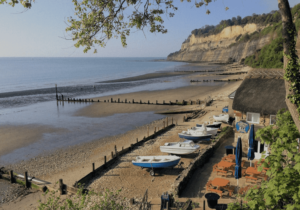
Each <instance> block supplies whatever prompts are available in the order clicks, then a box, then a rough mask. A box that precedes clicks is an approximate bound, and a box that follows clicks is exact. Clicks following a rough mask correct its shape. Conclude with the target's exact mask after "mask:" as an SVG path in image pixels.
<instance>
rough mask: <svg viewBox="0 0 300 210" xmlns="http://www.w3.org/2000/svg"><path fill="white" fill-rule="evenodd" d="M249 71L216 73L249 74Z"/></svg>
mask: <svg viewBox="0 0 300 210" xmlns="http://www.w3.org/2000/svg"><path fill="white" fill-rule="evenodd" d="M247 73H248V72H247V71H241V72H225V73H221V74H216V75H240V74H247Z"/></svg>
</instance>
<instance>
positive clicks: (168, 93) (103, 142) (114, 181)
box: [0, 75, 241, 209]
mask: <svg viewBox="0 0 300 210" xmlns="http://www.w3.org/2000/svg"><path fill="white" fill-rule="evenodd" d="M204 77H205V76H204ZM238 77H241V76H240V75H232V76H228V77H226V78H238ZM192 78H193V79H197V78H198V79H201V78H203V76H202V75H189V77H188V78H187V79H192ZM240 84H241V81H238V82H230V83H224V84H217V85H216V86H201V85H199V86H198V85H190V86H186V87H180V88H176V89H168V90H158V91H142V92H133V93H128V94H119V95H112V96H105V97H99V98H95V99H96V100H107V99H110V98H114V99H115V100H117V99H118V98H120V100H121V101H122V100H125V99H127V100H132V99H134V100H136V101H139V100H142V101H143V102H144V101H145V102H147V101H148V100H149V101H150V102H153V103H154V102H155V101H156V100H158V102H159V103H162V102H163V100H165V101H166V102H168V101H175V100H178V101H181V100H205V98H207V97H209V96H210V97H211V98H213V99H215V100H216V101H215V102H214V105H213V107H206V108H205V110H206V111H207V112H208V114H207V115H205V117H203V118H201V119H196V120H193V121H191V122H186V123H183V122H182V118H183V116H185V114H177V115H168V116H167V117H168V118H169V120H170V119H171V118H172V117H173V121H174V123H177V126H176V127H175V128H173V129H172V130H171V131H169V132H168V133H167V134H166V135H164V136H161V137H159V138H158V139H156V140H155V141H154V142H153V143H151V144H149V145H146V146H145V147H143V148H140V149H138V150H137V151H134V154H133V155H134V156H136V155H151V154H153V153H155V154H162V153H161V152H160V151H159V145H162V144H164V143H165V142H168V141H180V139H179V137H178V135H177V133H178V132H180V131H182V130H186V129H188V128H190V127H191V126H194V125H195V123H201V122H204V121H208V120H209V117H210V116H212V114H218V113H219V112H220V110H221V108H222V107H223V106H225V105H228V97H227V96H228V95H229V94H230V93H231V92H233V91H234V90H236V89H237V87H238V86H239V85H240ZM201 108H202V104H201V105H189V106H166V105H148V104H114V103H95V104H91V105H89V106H87V107H84V108H82V109H80V110H79V111H78V112H76V113H75V117H76V116H85V117H90V118H99V117H105V116H110V115H114V114H117V113H135V112H149V111H152V112H159V111H170V110H191V109H194V110H199V109H201ZM164 120H165V119H161V120H156V121H154V122H152V123H150V124H147V125H144V126H139V127H136V129H134V130H131V131H128V132H126V133H125V134H122V135H116V136H110V137H106V138H102V139H97V140H94V141H91V142H88V143H82V144H79V145H75V146H71V147H69V148H63V149H59V150H56V151H55V152H53V153H51V154H46V155H45V154H43V155H40V156H38V157H35V158H33V159H30V160H28V161H22V162H19V163H17V164H13V165H6V166H5V167H8V168H11V169H13V170H15V171H17V172H20V173H23V172H24V171H28V172H29V175H30V176H35V177H38V178H40V179H43V180H47V181H49V182H51V183H53V184H55V183H56V182H57V181H58V179H60V178H63V180H64V183H66V184H67V185H73V184H74V183H75V182H76V181H77V180H79V179H80V178H81V177H83V176H85V175H86V174H87V173H89V172H90V171H91V165H92V163H95V165H96V167H98V166H100V165H102V164H103V161H104V160H103V158H104V156H107V157H110V152H111V151H113V149H114V145H117V147H118V149H119V148H120V149H121V147H124V148H126V147H128V146H130V144H132V143H135V142H136V138H138V139H142V138H143V137H144V136H146V135H147V130H148V129H149V133H150V134H152V133H153V132H154V128H155V127H156V129H158V128H159V127H160V128H162V127H163V121H164ZM169 122H170V121H169ZM0 129H6V131H11V132H8V134H7V135H10V136H9V139H12V141H11V142H13V144H8V145H6V144H4V145H5V148H4V149H2V150H1V151H2V152H3V153H4V151H10V150H13V149H16V148H18V147H19V145H18V142H24V144H29V143H30V142H25V140H24V139H31V141H37V139H38V138H39V135H41V134H43V133H47V132H54V131H55V130H52V128H45V127H40V128H39V127H36V126H32V127H30V126H29V127H28V128H24V129H26V135H25V136H22V135H21V133H22V132H21V133H18V132H15V131H16V130H17V129H19V131H22V130H21V128H20V127H18V126H15V127H14V126H6V127H2V128H0ZM55 132H63V131H55ZM13 133H14V135H15V136H14V135H13ZM29 137H30V138H29ZM13 145H15V147H13ZM16 145H18V146H16ZM202 147H205V145H204V146H202ZM1 151H0V152H1ZM124 158H125V159H128V160H129V161H125V162H124V164H125V165H124V167H125V169H122V167H123V166H121V167H120V168H119V169H113V170H110V171H108V172H107V173H108V174H107V176H106V175H105V176H102V177H99V179H97V180H95V182H93V183H92V184H91V185H90V186H89V187H90V188H92V189H94V190H98V191H99V190H103V189H104V188H106V187H109V188H111V189H112V190H116V189H118V188H120V187H122V188H123V189H124V191H123V192H124V195H126V197H127V198H131V197H137V196H138V195H141V193H142V192H144V190H145V187H146V185H143V183H149V184H150V185H151V187H150V188H149V189H150V197H153V198H154V197H157V196H158V195H160V194H161V191H162V190H164V191H168V190H169V189H170V187H171V186H170V185H171V183H172V182H173V181H174V179H175V178H176V174H173V175H172V172H171V174H170V175H168V176H165V175H163V176H161V177H157V178H155V179H154V180H153V181H151V180H152V178H151V177H150V176H149V174H148V173H147V172H146V171H143V170H140V169H138V171H136V170H137V169H134V171H133V172H132V170H131V169H128V170H127V169H126V168H128V167H129V168H131V167H132V166H131V165H130V164H129V162H130V158H134V157H133V156H132V155H129V156H125V157H124ZM191 160H192V159H190V158H187V159H184V158H183V162H184V167H186V166H188V165H189V162H190V161H191ZM128 164H129V165H128ZM118 170H121V171H118ZM110 173H112V174H114V173H117V174H120V176H121V177H118V176H117V177H115V176H110V175H109V174H110ZM128 173H130V174H131V173H133V175H132V176H131V175H130V176H128ZM136 178H139V181H138V182H137V183H136V184H135V185H132V182H133V180H134V179H136ZM159 186H161V188H160V187H159ZM158 189H159V190H158ZM136 193H137V195H136ZM37 194H39V192H37ZM36 198H37V195H28V196H25V197H24V199H23V200H21V201H18V202H17V203H12V202H10V203H5V204H3V205H2V206H1V205H0V209H14V208H16V207H17V206H16V205H21V204H22V202H25V203H26V204H28V205H29V204H30V205H29V206H28V207H27V208H24V209H34V208H35V207H36V205H37V203H36V202H35V200H34V199H36Z"/></svg>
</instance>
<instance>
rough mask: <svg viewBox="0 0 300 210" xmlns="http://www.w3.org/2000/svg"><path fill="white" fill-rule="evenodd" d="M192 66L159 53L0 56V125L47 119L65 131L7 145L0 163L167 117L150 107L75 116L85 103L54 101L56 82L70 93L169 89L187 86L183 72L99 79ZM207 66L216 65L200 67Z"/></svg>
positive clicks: (37, 122)
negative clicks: (8, 148)
mask: <svg viewBox="0 0 300 210" xmlns="http://www.w3.org/2000/svg"><path fill="white" fill-rule="evenodd" d="M193 68H194V67H193V66H189V65H187V64H186V63H183V62H170V61H166V60H165V58H159V57H157V58H0V75H1V76H0V127H1V126H23V125H30V126H35V125H45V126H49V127H53V128H60V129H64V130H66V131H67V132H57V133H55V132H54V133H44V134H43V137H42V138H41V139H40V140H39V141H38V142H35V143H31V144H30V145H26V146H22V147H20V148H17V149H15V150H13V151H9V153H8V154H4V155H1V154H0V166H1V164H2V165H5V164H7V163H14V162H18V161H22V160H27V159H30V158H33V157H35V156H38V155H40V154H41V153H45V152H50V151H52V150H55V149H59V148H63V147H69V146H72V145H77V144H81V143H84V142H89V141H92V140H96V139H100V138H104V137H107V136H114V135H119V134H122V133H125V132H127V131H129V130H132V129H135V128H136V127H137V126H142V125H145V124H148V123H150V122H152V121H154V120H158V119H162V118H164V117H165V116H163V115H159V114H154V113H153V112H140V113H123V114H115V115H112V116H107V117H101V118H89V117H83V116H74V113H75V112H77V111H78V110H79V109H81V108H84V107H85V106H88V104H82V103H80V104H79V103H75V104H74V103H72V104H68V103H65V105H64V106H58V104H57V103H56V96H55V86H56V85H57V89H58V93H59V94H63V95H64V96H65V97H69V98H76V97H79V98H91V97H100V96H106V95H114V94H121V93H130V92H136V91H144V90H160V89H170V88H177V87H182V86H186V85H188V84H189V81H188V80H187V79H183V77H182V76H173V77H170V78H167V79H168V82H164V81H165V80H166V78H155V79H148V80H141V81H133V82H118V83H101V82H104V81H109V80H115V79H122V78H127V77H133V76H138V75H144V74H148V73H154V72H170V71H180V70H191V71H192V70H194V69H193ZM208 68H214V66H208V67H203V69H208ZM197 70H199V67H197ZM108 125H110V126H108ZM99 127H101V129H99ZM87 131H89V132H87ZM2 140H3V139H2ZM2 140H1V139H0V142H1V141H2Z"/></svg>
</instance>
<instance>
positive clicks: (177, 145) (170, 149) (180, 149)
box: [160, 141, 200, 155]
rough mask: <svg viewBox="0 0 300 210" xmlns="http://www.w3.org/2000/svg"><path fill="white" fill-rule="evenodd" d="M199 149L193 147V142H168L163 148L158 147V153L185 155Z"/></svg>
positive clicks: (196, 146) (197, 146)
mask: <svg viewBox="0 0 300 210" xmlns="http://www.w3.org/2000/svg"><path fill="white" fill-rule="evenodd" d="M199 148H200V146H199V145H195V144H194V142H193V141H184V142H170V143H165V145H164V146H160V151H162V152H166V153H170V154H176V155H186V154H191V153H193V152H195V151H196V150H197V149H199Z"/></svg>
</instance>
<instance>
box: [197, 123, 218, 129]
mask: <svg viewBox="0 0 300 210" xmlns="http://www.w3.org/2000/svg"><path fill="white" fill-rule="evenodd" d="M221 125H222V122H213V124H210V123H209V124H207V125H206V127H207V128H220V127H221ZM196 126H197V127H202V124H196Z"/></svg>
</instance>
